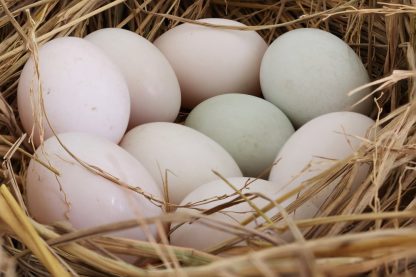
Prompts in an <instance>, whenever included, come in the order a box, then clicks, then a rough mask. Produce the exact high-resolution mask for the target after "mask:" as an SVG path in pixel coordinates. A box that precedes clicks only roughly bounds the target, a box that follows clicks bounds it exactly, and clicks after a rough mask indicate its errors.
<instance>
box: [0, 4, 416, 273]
mask: <svg viewBox="0 0 416 277" xmlns="http://www.w3.org/2000/svg"><path fill="white" fill-rule="evenodd" d="M0 3H1V6H0V41H1V43H0V92H1V93H0V153H1V156H2V157H3V163H2V170H1V175H0V176H1V177H0V178H1V179H2V183H3V184H4V185H2V186H1V189H0V238H1V240H0V241H1V243H2V247H1V248H0V274H1V275H3V274H4V275H5V276H15V275H22V276H45V275H49V274H52V275H56V276H67V275H82V276H173V275H175V276H176V275H183V276H280V275H286V274H289V275H290V274H294V275H299V276H351V275H360V274H366V275H372V276H376V275H377V276H378V275H389V276H391V275H397V276H410V275H414V274H416V273H415V270H414V267H415V259H414V258H416V247H415V246H416V232H415V231H414V229H413V226H414V218H415V216H416V211H415V208H416V200H415V199H414V198H415V192H416V182H415V180H416V171H415V160H416V159H415V158H416V144H415V142H416V134H415V127H416V102H415V101H413V100H414V95H415V94H414V93H415V87H414V80H415V77H416V71H415V70H416V65H415V55H414V50H413V49H414V47H415V46H416V45H415V30H416V28H415V27H416V21H415V16H414V15H415V13H416V8H415V1H413V0H402V1H398V0H397V1H391V3H381V2H378V1H375V0H367V1H364V0H351V1H339V0H318V1H306V0H297V1H292V0H282V1H250V2H248V1H237V0H228V1H227V0H226V1H224V0H211V1H208V0H207V1H205V0H198V1H187V0H182V1H176V0H167V1H153V0H147V1H136V0H115V1H98V0H87V1H74V0H67V1H57V0H42V1H29V0H27V1H26V0H25V1H17V0H0ZM204 17H221V18H230V19H234V20H238V21H240V22H243V23H245V24H246V25H248V26H249V27H247V29H252V30H256V31H258V33H259V34H260V35H261V36H262V37H263V38H264V39H265V40H266V41H267V42H268V43H270V42H271V41H273V40H274V39H275V38H276V37H277V36H279V35H280V34H282V33H284V32H287V31H289V30H293V29H296V28H302V27H314V28H320V29H324V30H327V31H330V32H331V33H333V34H335V35H337V36H338V37H340V38H342V39H343V40H344V41H345V42H347V43H348V44H349V45H350V46H351V47H352V48H353V49H354V50H355V51H356V52H357V54H358V55H359V56H360V57H361V59H362V61H363V63H364V64H365V66H366V69H367V70H368V72H369V74H370V77H371V79H372V80H373V83H371V84H370V86H371V87H372V89H373V93H372V94H371V97H374V100H375V101H374V103H375V104H374V110H373V113H372V117H373V118H374V119H376V127H377V128H378V130H379V131H378V132H377V134H376V136H375V137H374V138H372V139H368V140H365V141H364V143H363V145H362V146H361V147H360V148H359V149H358V150H357V151H356V153H354V155H352V156H350V157H348V158H347V159H345V160H342V161H339V162H338V163H337V164H336V165H334V166H333V167H332V168H330V169H328V170H327V171H325V172H323V173H322V174H320V175H319V176H317V177H315V178H313V179H311V180H309V181H307V182H305V183H304V184H302V185H301V187H299V188H297V189H295V190H293V191H291V192H290V193H288V194H286V195H283V196H281V197H280V198H279V199H274V200H275V202H274V203H279V202H282V201H283V200H285V199H287V198H289V197H290V196H291V195H294V194H296V193H299V191H302V193H300V195H299V197H298V198H297V199H296V200H295V201H294V202H293V203H292V204H291V205H289V206H288V207H287V208H286V210H285V211H282V212H280V213H278V214H276V215H275V216H273V217H272V218H270V220H272V221H273V224H272V225H269V226H265V227H264V228H266V227H267V228H269V229H270V230H274V232H276V234H278V233H279V232H282V231H284V230H286V229H289V230H290V231H292V232H293V233H294V234H295V237H296V240H295V242H293V243H284V242H280V241H267V240H263V239H261V237H260V238H259V237H256V236H254V235H252V234H250V230H246V233H247V234H246V236H245V239H246V240H247V241H248V242H249V243H248V244H249V245H250V247H242V248H237V249H235V248H233V247H232V245H233V243H235V242H236V241H238V240H239V236H238V235H236V238H235V239H234V240H230V241H226V242H224V243H222V244H221V245H216V246H213V247H212V248H211V249H210V251H209V252H208V251H207V252H202V251H196V250H192V249H187V248H181V247H175V246H170V245H168V244H167V239H168V238H167V237H165V238H162V240H161V241H160V242H158V243H156V242H143V241H132V240H127V239H120V238H112V237H106V236H101V235H102V234H105V233H107V232H109V231H113V230H119V229H123V228H128V227H132V226H136V225H137V224H138V223H137V222H136V221H128V222H120V223H117V224H111V225H107V226H100V227H97V228H91V229H88V230H73V229H71V228H70V226H66V225H63V224H56V225H54V226H44V225H41V224H39V223H37V222H35V221H34V220H33V219H31V218H30V216H28V214H27V210H26V207H25V197H24V195H25V193H24V192H25V190H24V178H23V177H24V175H25V170H26V167H27V165H28V162H29V160H30V158H31V156H32V154H33V147H31V146H30V144H29V143H28V142H27V140H26V139H25V135H24V134H23V132H22V129H21V125H20V123H19V115H18V113H17V110H16V88H17V82H18V78H19V74H20V71H21V69H22V67H23V65H24V63H25V62H26V60H27V59H28V57H29V56H30V54H31V52H32V51H34V49H36V47H38V46H40V45H42V44H43V43H45V42H47V41H49V40H51V39H53V38H56V37H60V36H79V37H83V36H85V35H86V34H88V33H90V32H92V31H95V30H97V29H100V28H104V27H120V28H126V29H129V30H132V31H134V32H136V33H138V34H140V35H142V36H144V37H146V38H148V39H149V40H150V41H153V40H154V39H155V38H157V37H158V36H159V35H160V34H161V33H163V32H164V31H166V30H167V29H170V28H172V27H173V26H175V25H177V24H180V23H181V22H193V21H194V20H195V19H199V18H204ZM352 93H353V92H352ZM184 116H186V115H184ZM362 163H366V164H369V165H370V166H371V171H370V173H369V175H368V177H367V179H366V180H365V181H364V182H363V183H362V184H361V185H360V186H359V188H358V189H357V191H355V192H354V194H353V196H352V197H351V196H350V195H346V194H345V193H343V191H344V189H345V188H346V187H347V186H348V185H349V183H350V182H349V180H351V178H353V177H354V174H355V172H356V168H357V166H358V165H360V164H362ZM334 180H337V186H336V189H335V190H334V192H333V193H332V194H331V195H330V197H329V198H328V199H327V201H326V202H325V204H324V205H323V207H322V208H321V211H320V213H319V214H318V215H317V216H316V217H315V218H312V219H308V220H301V221H296V222H293V221H291V220H290V219H289V218H287V216H286V212H287V213H290V212H292V211H293V210H295V209H296V208H297V207H299V206H301V205H303V203H305V202H306V201H308V199H310V198H311V197H313V196H315V195H316V194H319V193H320V191H322V189H323V188H325V186H326V185H328V184H329V183H331V182H333V181H334ZM245 200H247V197H246V196H244V195H241V196H240V197H237V198H235V199H234V200H233V201H234V202H235V203H237V202H238V201H245ZM233 201H230V205H232V204H233ZM267 208H268V207H261V209H262V211H263V212H264V211H266V209H267ZM269 208H270V207H269ZM260 214H262V212H261V211H260ZM189 220H195V218H194V217H189V216H188V217H187V216H183V215H182V216H180V215H177V214H165V215H163V216H161V217H159V218H149V219H146V222H147V223H148V224H152V223H155V222H159V223H160V222H162V223H164V224H169V223H170V222H186V221H189ZM250 220H252V219H250V218H247V220H245V222H242V223H243V225H242V226H243V228H239V229H238V230H239V233H241V232H244V230H245V229H244V223H248V222H249V221H250ZM217 225H218V224H217ZM212 226H213V227H212V228H216V227H215V226H216V225H215V224H212ZM235 228H236V227H235V226H234V227H233V226H230V228H229V229H230V232H233V230H235ZM236 234H237V233H236ZM277 236H278V235H277ZM94 247H95V250H97V249H98V250H100V251H95V250H94V251H93V250H91V248H94ZM111 253H117V254H123V253H124V254H132V255H135V256H137V257H139V258H140V264H139V266H132V265H130V264H127V263H125V262H123V261H121V260H119V259H117V258H116V257H115V256H114V254H111Z"/></svg>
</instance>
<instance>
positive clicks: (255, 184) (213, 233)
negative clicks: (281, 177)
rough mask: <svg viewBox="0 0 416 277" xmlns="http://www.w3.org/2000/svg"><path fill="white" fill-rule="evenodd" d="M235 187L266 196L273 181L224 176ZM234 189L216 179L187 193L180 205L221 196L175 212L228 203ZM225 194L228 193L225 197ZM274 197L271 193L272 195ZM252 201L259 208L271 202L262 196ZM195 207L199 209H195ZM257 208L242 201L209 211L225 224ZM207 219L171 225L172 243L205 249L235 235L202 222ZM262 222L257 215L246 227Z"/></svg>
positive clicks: (234, 222)
mask: <svg viewBox="0 0 416 277" xmlns="http://www.w3.org/2000/svg"><path fill="white" fill-rule="evenodd" d="M227 181H228V182H230V183H231V184H232V185H234V187H236V188H237V189H239V190H241V192H242V193H243V194H247V193H259V194H263V195H265V196H266V197H271V196H272V192H273V191H274V190H275V185H274V184H273V183H271V182H268V181H265V180H261V179H254V178H242V177H240V178H227ZM234 193H235V190H233V189H232V188H231V187H230V186H229V185H228V184H227V183H226V182H225V181H223V180H215V181H212V182H209V183H206V184H204V185H201V186H200V187H198V188H196V189H195V190H193V191H192V192H191V193H189V194H188V195H187V196H186V197H185V198H184V199H183V200H182V202H181V203H180V205H181V206H184V205H188V204H191V203H197V202H199V201H202V200H207V199H211V198H213V197H219V198H221V197H223V198H222V199H220V200H215V201H211V202H205V203H203V204H194V205H193V207H192V208H179V209H178V210H177V211H178V212H185V213H188V214H198V213H200V212H202V210H209V209H211V208H214V207H216V206H218V205H221V204H224V203H227V202H229V201H231V200H233V199H235V198H237V197H238V196H239V194H234ZM225 196H230V197H227V198H225ZM271 198H273V197H271ZM251 202H252V204H254V205H256V206H257V208H259V209H261V208H263V207H265V206H266V205H267V204H269V203H270V202H269V201H268V200H266V199H264V198H260V197H257V198H255V199H253V200H252V201H251ZM195 209H200V211H197V210H195ZM273 212H274V213H276V210H275V209H274V210H271V211H270V212H268V213H267V216H272V215H273V214H272V213H273ZM255 214H256V211H255V210H254V208H253V207H252V206H250V204H249V203H248V202H243V203H240V204H237V205H233V206H232V207H229V208H225V209H222V210H221V211H219V212H215V213H213V214H210V215H209V218H210V219H212V220H216V221H221V222H225V223H228V224H238V223H239V222H240V221H242V220H244V219H246V218H248V217H249V216H250V215H255ZM209 222H210V221H209V220H207V219H198V220H197V221H194V222H192V223H185V224H183V225H181V226H179V227H177V226H176V225H174V226H173V228H172V230H174V231H173V232H172V233H171V236H170V239H171V243H172V244H173V245H177V246H183V247H191V248H194V249H197V250H205V249H207V248H210V247H213V246H215V245H217V244H219V243H221V242H224V241H226V240H228V239H231V238H233V237H234V235H233V234H232V233H229V232H226V231H223V230H218V229H215V227H214V228H213V227H209V226H206V225H203V223H209ZM262 223H264V219H263V218H257V219H256V220H254V221H252V222H251V223H249V224H248V225H247V227H249V228H252V229H253V228H255V227H256V226H257V225H259V224H262Z"/></svg>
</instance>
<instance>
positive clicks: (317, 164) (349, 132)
mask: <svg viewBox="0 0 416 277" xmlns="http://www.w3.org/2000/svg"><path fill="white" fill-rule="evenodd" d="M373 125H374V121H373V120H372V119H371V118H369V117H367V116H365V115H362V114H359V113H354V112H335V113H329V114H325V115H321V116H319V117H317V118H315V119H313V120H311V121H309V122H308V123H306V124H305V125H303V126H302V127H301V128H300V129H299V130H297V131H296V132H295V133H294V134H293V135H292V136H291V137H290V138H289V140H288V141H287V142H286V143H285V144H284V146H283V147H282V149H281V150H280V151H279V154H278V155H277V158H276V163H277V164H276V165H275V166H274V167H273V168H272V170H271V172H270V176H269V180H270V181H272V182H273V183H275V184H276V185H278V186H279V193H280V194H283V193H285V192H287V191H289V190H291V189H294V188H296V187H298V186H299V185H300V184H301V183H302V182H304V181H306V180H308V179H310V178H313V177H314V176H317V175H318V174H320V173H322V172H323V171H324V170H326V169H328V168H330V167H331V166H332V165H334V164H335V163H336V162H337V161H338V160H342V159H345V158H347V157H348V156H350V155H352V154H353V153H354V151H355V150H356V149H357V148H358V147H359V146H360V145H361V143H362V140H361V139H360V138H364V137H365V136H366V134H367V133H368V132H369V135H372V134H373V133H371V132H372V131H371V130H372V128H371V127H372V126H373ZM367 172H368V167H367V166H366V165H361V166H360V168H359V171H358V174H357V176H356V177H355V179H354V183H353V187H356V186H358V185H359V184H360V183H361V182H362V181H363V180H364V179H365V178H366V177H367ZM336 184H337V183H336V182H333V183H332V184H330V185H328V186H327V187H326V188H325V189H324V190H323V191H321V192H319V194H317V195H316V196H315V197H313V198H311V199H310V204H312V205H313V206H314V207H316V209H313V208H312V209H311V208H310V207H309V206H304V207H303V206H302V207H300V208H299V209H297V210H296V216H295V218H296V219H305V218H310V217H313V216H314V215H315V214H316V212H317V211H318V210H319V208H321V206H322V204H324V202H325V200H326V199H327V198H328V196H329V195H330V194H331V193H332V192H333V189H334V186H335V185H336Z"/></svg>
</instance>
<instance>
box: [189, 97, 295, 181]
mask: <svg viewBox="0 0 416 277" xmlns="http://www.w3.org/2000/svg"><path fill="white" fill-rule="evenodd" d="M185 125H186V126H188V127H191V128H193V129H195V130H197V131H200V132H201V133H204V134H205V135H207V136H209V137H210V138H212V139H213V140H215V141H216V142H218V143H219V144H220V145H221V146H223V147H224V148H225V150H227V151H228V152H229V153H230V154H231V156H232V157H233V158H234V160H235V161H236V162H237V164H238V165H239V167H240V168H241V170H242V172H243V173H244V175H245V176H255V177H262V176H259V175H261V174H262V173H263V172H267V170H268V169H269V168H270V167H271V166H272V164H273V162H274V159H275V158H276V155H277V152H278V151H279V149H280V147H282V146H283V144H284V143H285V142H286V140H287V139H288V138H289V137H290V135H292V133H293V132H294V129H293V127H292V124H291V123H290V121H289V119H288V118H287V117H286V115H285V114H283V113H282V112H281V111H280V110H279V109H278V108H276V107H275V106H274V105H273V104H271V103H269V102H267V101H265V100H263V99H261V98H258V97H255V96H251V95H245V94H224V95H219V96H215V97H212V98H210V99H208V100H205V101H204V102H202V103H201V104H199V105H198V106H196V107H195V108H194V109H193V110H192V111H191V113H190V114H189V116H188V118H187V119H186V122H185ZM265 177H267V176H265Z"/></svg>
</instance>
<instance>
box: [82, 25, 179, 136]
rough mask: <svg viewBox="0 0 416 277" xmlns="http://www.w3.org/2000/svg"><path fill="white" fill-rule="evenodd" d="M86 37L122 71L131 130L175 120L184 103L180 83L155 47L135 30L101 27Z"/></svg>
mask: <svg viewBox="0 0 416 277" xmlns="http://www.w3.org/2000/svg"><path fill="white" fill-rule="evenodd" d="M84 39H86V40H88V41H89V42H92V43H93V44H95V45H96V46H98V47H99V48H100V49H101V50H103V51H104V52H105V53H106V54H107V55H108V56H109V57H110V58H111V60H112V61H113V62H114V64H116V65H117V66H118V67H119V68H120V70H121V72H122V73H123V76H124V77H125V79H126V81H127V84H128V87H129V91H130V98H131V114H130V122H129V129H130V128H132V127H135V126H137V125H139V124H143V123H148V122H156V121H169V122H173V121H174V120H175V119H176V117H177V115H178V113H179V108H180V106H181V91H180V88H179V82H178V79H177V78H176V75H175V72H174V71H173V69H172V67H171V65H170V64H169V62H168V60H167V59H166V58H165V57H164V56H163V54H162V53H161V52H160V50H159V49H158V48H157V47H156V46H154V45H153V44H152V43H151V42H149V41H148V40H147V39H145V38H143V37H141V36H139V35H138V34H136V33H134V32H131V31H128V30H124V29H118V28H106V29H101V30H98V31H95V32H93V33H91V34H89V35H88V36H86V37H85V38H84Z"/></svg>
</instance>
